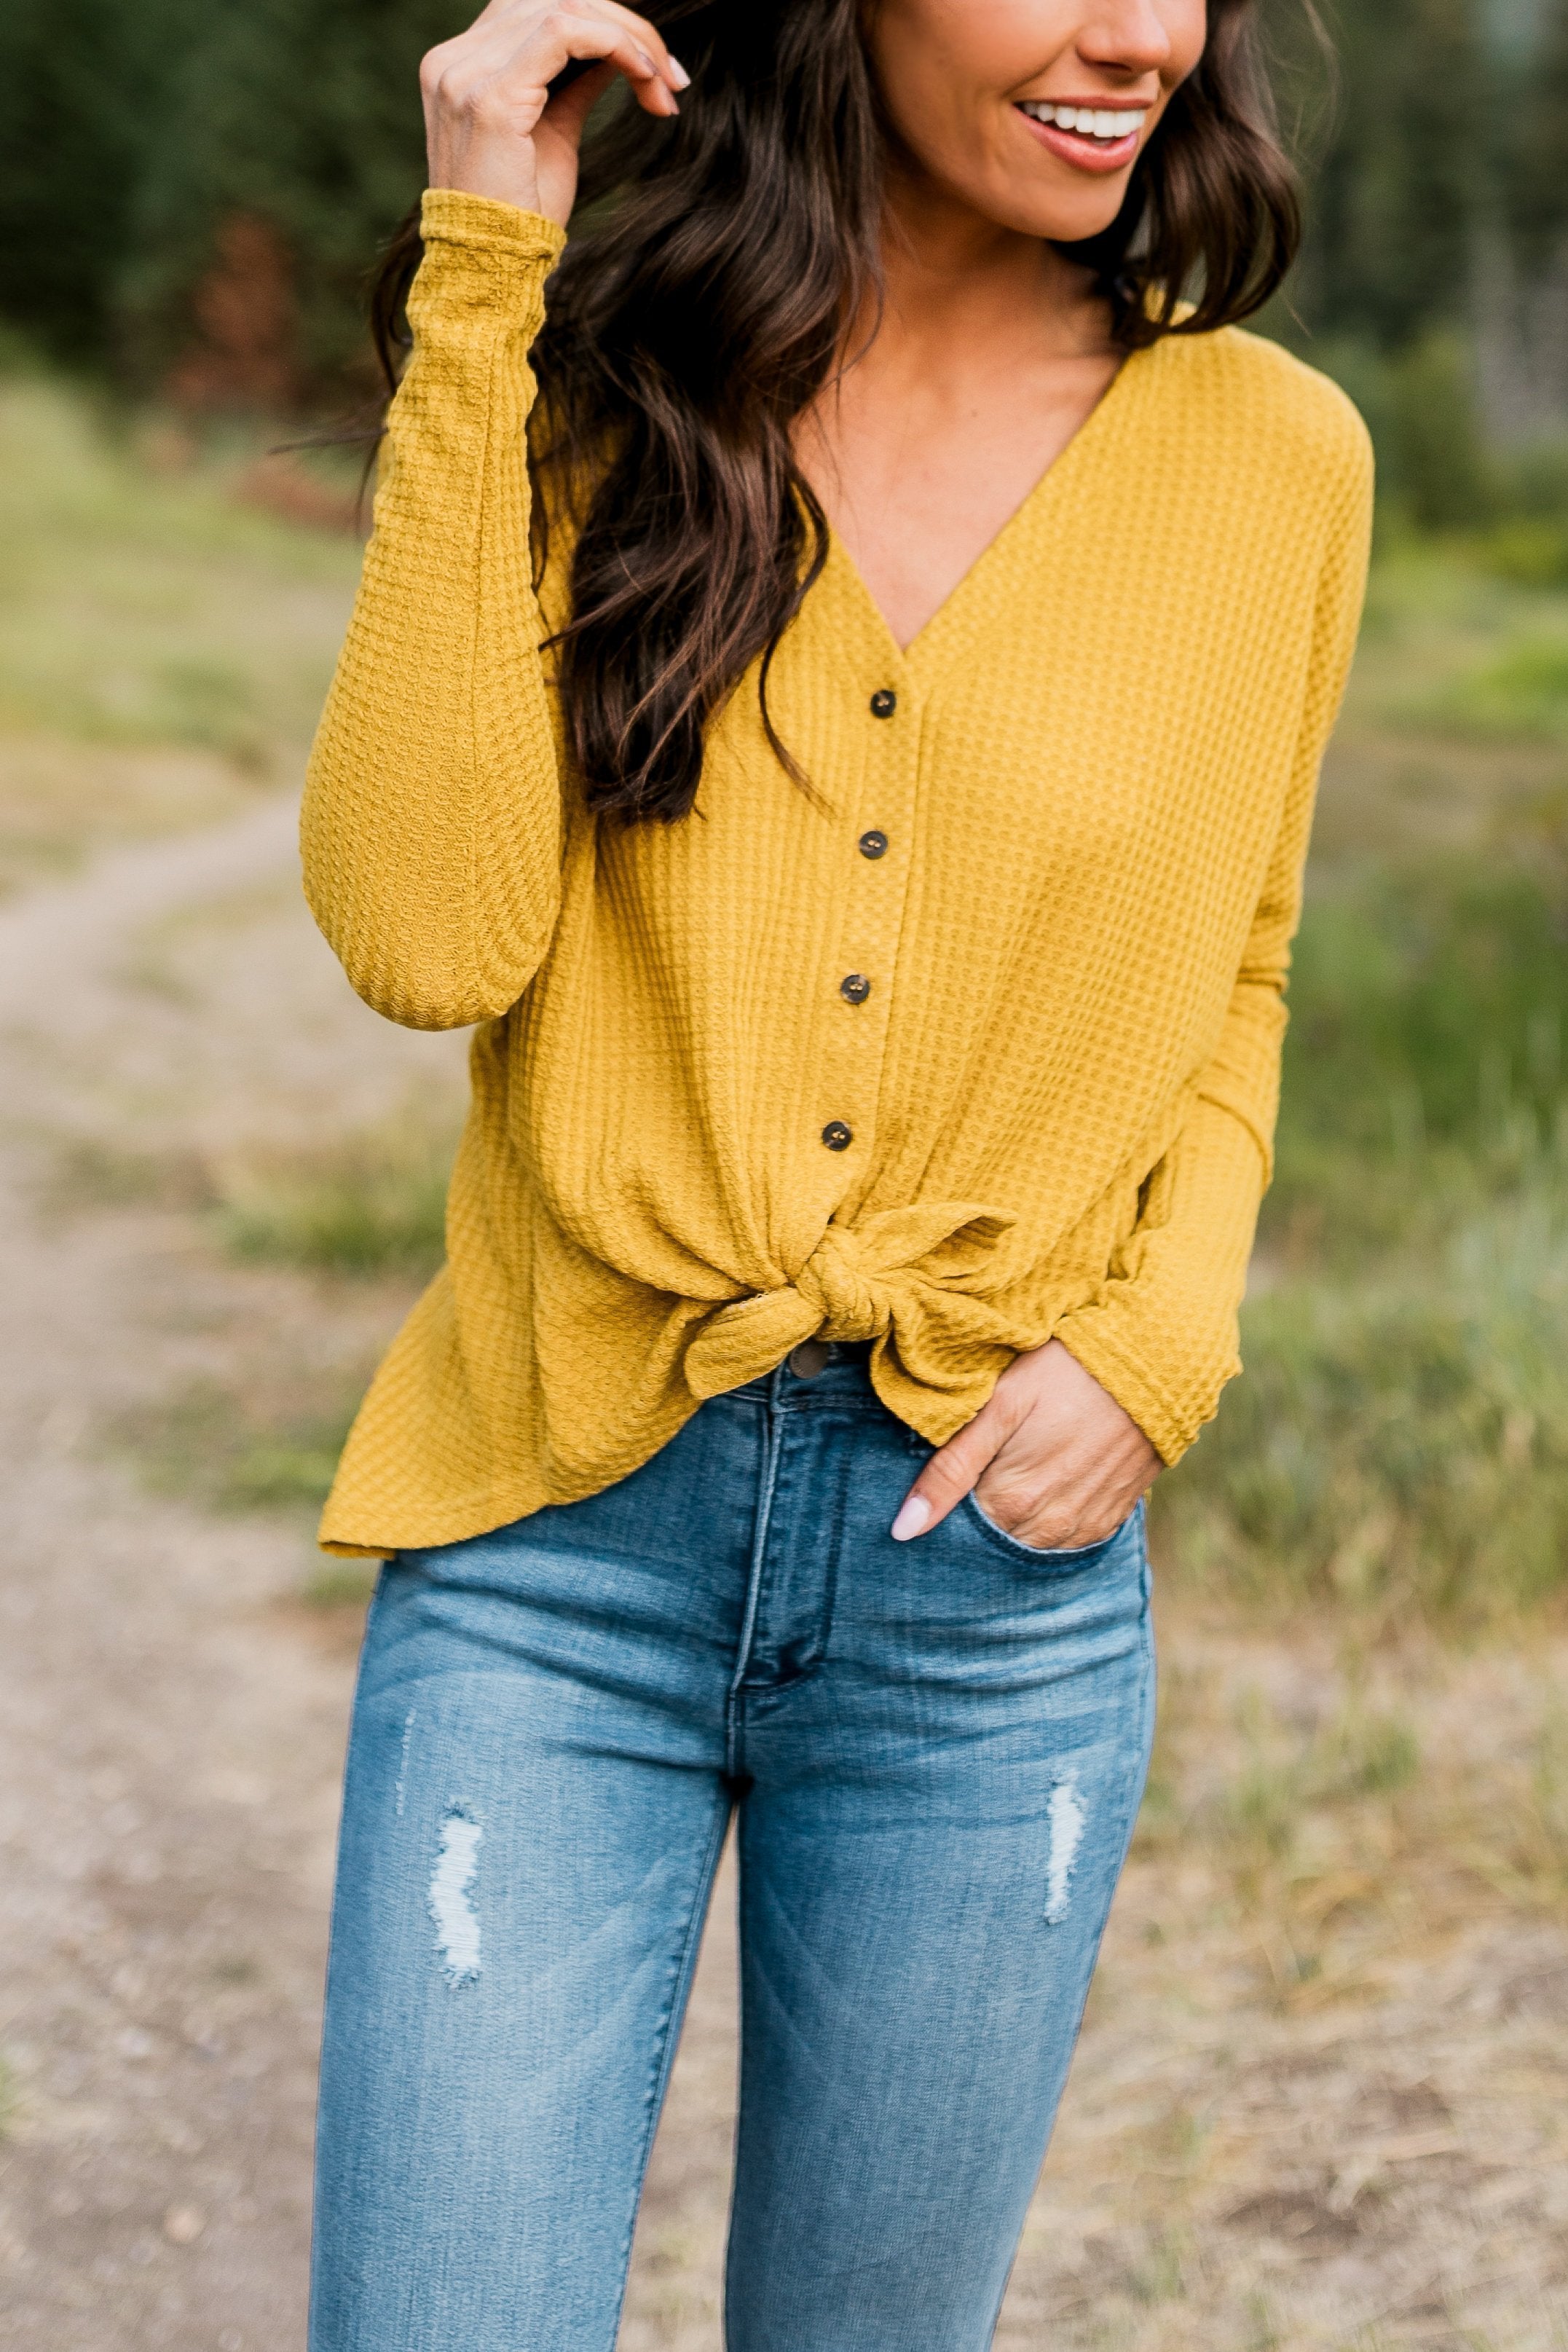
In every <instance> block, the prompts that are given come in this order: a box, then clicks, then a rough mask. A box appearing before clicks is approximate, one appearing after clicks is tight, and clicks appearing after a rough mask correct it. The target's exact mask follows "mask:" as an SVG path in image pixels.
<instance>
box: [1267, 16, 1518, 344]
mask: <svg viewBox="0 0 1568 2352" xmlns="http://www.w3.org/2000/svg"><path fill="white" fill-rule="evenodd" d="M1275 13H1276V15H1279V14H1280V13H1281V12H1279V11H1278V10H1276V12H1275ZM1326 14H1327V18H1328V24H1329V29H1330V31H1331V33H1332V36H1333V47H1334V49H1335V50H1336V52H1337V57H1338V68H1337V72H1336V73H1335V74H1334V76H1333V81H1334V90H1333V102H1332V104H1323V103H1322V102H1320V104H1319V105H1318V106H1317V107H1316V108H1315V109H1314V110H1313V115H1314V121H1315V124H1316V126H1317V129H1316V136H1315V138H1310V139H1309V142H1308V144H1307V151H1306V154H1305V157H1304V160H1305V161H1306V163H1307V164H1308V167H1309V172H1310V177H1311V184H1312V204H1311V208H1310V216H1309V238H1308V247H1307V251H1306V254H1305V257H1304V266H1303V268H1302V270H1301V276H1300V281H1299V286H1298V289H1297V295H1296V299H1297V302H1298V304H1299V305H1300V308H1301V313H1302V315H1303V317H1304V319H1305V320H1306V322H1307V324H1308V325H1309V326H1310V327H1311V328H1312V330H1314V331H1316V332H1318V333H1320V334H1328V335H1334V336H1350V337H1354V338H1356V339H1358V340H1361V341H1364V342H1366V343H1368V344H1370V345H1371V346H1372V347H1373V348H1374V349H1380V350H1399V349H1401V348H1403V347H1404V346H1406V344H1409V343H1412V342H1414V341H1417V340H1418V339H1419V338H1420V337H1421V335H1422V334H1424V333H1425V332H1426V331H1428V330H1429V329H1431V328H1432V327H1434V326H1439V325H1443V324H1446V323H1452V322H1454V321H1457V320H1459V319H1461V318H1462V317H1463V315H1464V312H1465V308H1466V298H1467V294H1468V290H1469V271H1470V265H1471V243H1472V238H1473V234H1474V229H1475V224H1476V218H1477V211H1478V205H1479V201H1480V198H1481V195H1482V194H1483V191H1484V189H1485V186H1486V184H1487V177H1488V164H1489V161H1490V142H1491V140H1492V138H1493V136H1494V132H1493V128H1492V120H1491V116H1492V109H1491V106H1490V104H1489V100H1493V99H1494V98H1495V96H1496V75H1495V68H1494V67H1493V65H1492V63H1491V60H1490V58H1489V57H1488V54H1487V49H1486V45H1485V42H1484V40H1483V37H1482V30H1481V21H1480V12H1479V8H1478V7H1477V6H1476V5H1474V0H1376V5H1365V0H1355V5H1352V4H1351V0H1344V4H1343V5H1340V6H1338V7H1331V8H1330V9H1329V10H1328V11H1327V12H1326ZM1281 39H1282V40H1283V41H1284V43H1285V45H1286V47H1287V51H1288V55H1289V57H1290V61H1291V67H1292V68H1293V69H1294V76H1295V78H1297V79H1300V78H1301V77H1303V76H1304V77H1306V78H1307V79H1312V77H1313V76H1314V75H1315V76H1316V77H1317V78H1318V79H1322V75H1323V70H1324V69H1323V68H1322V64H1321V63H1320V62H1319V61H1318V56H1317V52H1316V50H1315V47H1314V46H1313V45H1312V43H1311V42H1309V41H1303V39H1302V38H1301V34H1300V32H1299V31H1298V30H1296V29H1295V27H1294V26H1293V25H1292V24H1291V19H1290V18H1289V17H1287V18H1286V20H1285V22H1284V24H1283V25H1282V26H1281Z"/></svg>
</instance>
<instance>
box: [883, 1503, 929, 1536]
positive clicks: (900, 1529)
mask: <svg viewBox="0 0 1568 2352" xmlns="http://www.w3.org/2000/svg"><path fill="white" fill-rule="evenodd" d="M929 1517H931V1506H930V1504H929V1503H928V1502H927V1501H926V1499H925V1496H924V1495H905V1496H904V1500H903V1502H902V1503H901V1504H900V1506H899V1511H898V1517H897V1518H895V1519H894V1523H893V1530H892V1532H893V1540H894V1543H907V1542H908V1541H909V1538H910V1537H911V1536H917V1535H918V1534H919V1533H920V1530H921V1528H923V1527H924V1526H925V1523H926V1521H927V1519H929Z"/></svg>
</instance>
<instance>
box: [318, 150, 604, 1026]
mask: <svg viewBox="0 0 1568 2352" xmlns="http://www.w3.org/2000/svg"><path fill="white" fill-rule="evenodd" d="M423 234H424V239H425V255H424V260H423V265H422V267H421V268H420V272H419V275H418V278H416V280H415V282H414V286H413V292H412V294H411V296H410V299H409V306H408V308H409V319H410V322H411V325H412V327H413V355H412V357H411V359H410V362H409V365H408V369H407V372H406V373H405V375H404V378H403V381H402V385H401V387H400V389H399V391H398V394H397V397H396V399H395V400H394V401H393V403H392V412H391V415H390V417H389V420H388V426H387V446H386V451H385V456H384V462H383V467H382V480H381V487H380V489H379V492H378V494H377V498H376V507H375V529H374V531H373V533H372V535H371V541H370V545H369V547H368V549H367V551H366V554H365V565H364V573H363V577H362V580H361V587H360V593H359V599H358V602H357V604H356V605H355V608H354V614H353V619H352V622H351V623H350V629H349V634H348V636H347V639H346V641H345V643H344V646H343V650H342V655H341V656H340V661H339V664H338V671H337V676H336V678H335V680H334V683H333V686H332V690H331V694H330V697H329V700H328V703H327V708H326V710H325V713H324V715H323V717H322V720H321V725H320V728H319V732H318V734H317V738H316V744H315V749H314V751H313V752H312V755H311V760H310V767H309V772H308V779H307V784H306V794H305V808H304V816H303V823H302V849H303V855H304V861H305V883H306V892H307V896H308V898H309V901H310V905H311V908H312V909H313V911H314V913H315V916H316V919H317V921H318V922H319V924H320V926H321V929H322V930H323V931H324V933H325V934H326V936H327V939H328V940H329V942H330V944H331V946H332V948H333V950H335V952H336V953H337V955H338V957H339V959H340V961H341V962H342V964H343V967H344V969H345V971H347V972H348V975H349V978H350V981H351V982H353V985H354V987H355V988H356V990H357V991H358V992H359V993H360V995H361V996H362V997H363V998H364V1000H365V1002H366V1003H368V1004H371V1005H372V1006H373V1007H374V1008H375V1010H376V1011H377V1012H378V1013H384V1014H386V1015H387V1017H388V1018H389V1019H391V1020H393V1021H400V1022H402V1023H403V1024H406V1025H407V1026H408V1027H410V1028H415V1029H452V1028H458V1027H461V1026H463V1025H465V1024H468V1023H471V1022H477V1021H483V1020H486V1019H490V1018H494V1017H495V1016H497V1015H498V1014H500V1013H505V1012H506V1011H507V1008H508V1007H509V1006H510V1005H512V1004H514V1003H516V1002H517V998H518V997H519V996H520V995H521V993H522V992H523V991H524V989H525V988H526V987H527V986H528V982H529V980H530V979H531V978H532V977H533V974H534V972H535V971H537V969H538V965H539V963H540V961H542V959H543V957H544V955H545V953H546V950H547V949H548V948H549V941H550V938H551V934H552V931H553V929H554V926H555V921H556V916H557V912H558V908H559V890H560V856H561V811H560V789H559V779H558V775H557V769H556V757H555V747H554V741H553V737H552V732H551V728H550V721H549V707H548V703H547V700H546V693H545V686H544V679H543V674H542V670H541V667H540V662H539V657H538V645H539V640H540V637H541V635H542V634H543V631H542V624H541V622H540V619H539V614H538V606H537V604H536V602H535V598H534V593H533V586H532V567H531V560H530V552H529V543H528V517H529V483H528V446H527V426H528V411H529V409H530V407H531V405H532V402H533V396H534V390H535V386H534V379H533V376H532V373H531V372H530V370H529V367H528V349H529V346H530V344H531V342H532V341H533V338H534V336H535V335H536V334H537V332H538V328H539V324H540V322H541V320H542V318H543V315H544V283H545V279H546V277H547V275H548V273H549V269H550V268H551V267H552V266H553V264H554V262H555V260H556V258H557V257H558V256H559V252H560V250H561V247H562V245H563V244H564V242H565V240H564V237H563V236H562V234H561V232H560V230H559V228H557V227H556V226H554V225H553V224H552V223H551V222H549V221H547V220H544V219H542V218H541V217H539V216H538V215H535V214H532V213H522V212H518V211H517V210H515V209H514V208H513V207H512V206H511V205H501V204H494V203H491V202H490V201H488V200H487V199H486V198H484V197H479V196H467V195H461V194H455V193H453V192H451V191H449V190H435V191H432V192H431V193H430V194H427V195H426V196H425V199H424V208H423Z"/></svg>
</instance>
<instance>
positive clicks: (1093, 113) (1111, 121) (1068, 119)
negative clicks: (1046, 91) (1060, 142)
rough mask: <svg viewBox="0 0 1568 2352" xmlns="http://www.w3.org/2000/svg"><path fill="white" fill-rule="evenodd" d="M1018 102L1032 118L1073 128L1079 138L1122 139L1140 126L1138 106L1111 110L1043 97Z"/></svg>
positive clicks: (1060, 126)
mask: <svg viewBox="0 0 1568 2352" xmlns="http://www.w3.org/2000/svg"><path fill="white" fill-rule="evenodd" d="M1022 104H1023V111H1024V113H1025V114H1028V115H1030V116H1032V117H1033V119H1034V121H1036V122H1054V123H1055V125H1056V127H1057V129H1058V130H1059V131H1077V132H1078V134H1079V136H1080V137H1081V138H1090V139H1125V138H1126V137H1127V136H1128V134H1129V132H1131V131H1140V130H1142V128H1143V122H1144V116H1143V110H1142V109H1141V108H1134V109H1133V110H1131V111H1128V110H1125V109H1124V110H1121V111H1119V112H1112V111H1111V110H1108V109H1103V108H1100V107H1087V106H1052V105H1051V104H1050V103H1049V102H1048V101H1046V100H1043V99H1032V98H1026V99H1025V100H1023V102H1022Z"/></svg>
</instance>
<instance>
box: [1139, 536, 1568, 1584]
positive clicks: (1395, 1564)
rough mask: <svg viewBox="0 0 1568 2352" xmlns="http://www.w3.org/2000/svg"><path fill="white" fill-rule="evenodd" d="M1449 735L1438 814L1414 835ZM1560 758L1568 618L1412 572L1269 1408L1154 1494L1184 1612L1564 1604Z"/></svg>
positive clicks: (1298, 1102) (1276, 1287)
mask: <svg viewBox="0 0 1568 2352" xmlns="http://www.w3.org/2000/svg"><path fill="white" fill-rule="evenodd" d="M1439 712H1442V713H1445V714H1446V716H1444V717H1443V719H1442V727H1443V728H1444V729H1446V730H1447V731H1446V733H1439V735H1438V736H1437V737H1436V738H1428V737H1425V736H1424V737H1423V739H1422V740H1423V741H1424V742H1427V741H1430V742H1433V743H1435V745H1436V750H1435V752H1434V755H1433V756H1434V758H1435V760H1436V761H1437V762H1438V763H1439V764H1441V763H1443V762H1446V763H1447V766H1446V768H1445V770H1444V773H1443V778H1442V782H1443V791H1442V793H1440V794H1439V795H1437V801H1436V803H1434V802H1432V801H1429V800H1427V799H1424V798H1423V797H1422V795H1421V793H1419V792H1416V793H1413V794H1412V796H1411V798H1410V800H1409V803H1408V804H1407V805H1406V806H1405V807H1404V808H1400V807H1398V806H1396V805H1394V803H1396V800H1397V793H1396V789H1395V784H1394V783H1391V782H1387V781H1386V780H1388V779H1394V780H1396V782H1397V780H1398V778H1399V777H1400V774H1401V771H1400V768H1399V766H1398V760H1399V756H1400V754H1401V751H1402V749H1403V748H1404V747H1406V746H1407V745H1408V743H1409V742H1410V741H1411V740H1413V739H1412V733H1411V730H1412V729H1413V728H1415V727H1416V724H1417V720H1416V719H1413V718H1412V713H1416V714H1417V718H1418V725H1419V729H1421V730H1428V729H1431V728H1433V727H1436V726H1437V724H1438V720H1437V715H1436V714H1438V713H1439ZM1559 735H1560V736H1561V742H1560V743H1559V740H1558V739H1559ZM1531 736H1533V737H1534V738H1535V739H1537V740H1536V741H1535V743H1534V747H1533V748H1532V750H1531V756H1530V759H1529V761H1528V762H1526V763H1525V764H1523V765H1517V764H1511V759H1512V752H1511V747H1512V746H1515V745H1518V744H1520V743H1521V741H1522V740H1524V739H1525V738H1527V737H1531ZM1563 744H1568V600H1564V599H1563V597H1562V596H1561V595H1560V594H1558V593H1556V591H1555V590H1554V589H1542V590H1533V591H1532V590H1529V589H1525V588H1522V587H1521V585H1520V584H1519V583H1517V582H1511V583H1502V582H1500V581H1498V580H1496V579H1495V578H1490V577H1488V576H1487V575H1485V574H1484V573H1483V572H1480V571H1479V570H1478V569H1477V568H1476V566H1475V565H1474V564H1473V563H1470V564H1467V563H1465V562H1462V561H1460V560H1459V559H1458V557H1457V556H1456V555H1455V554H1454V552H1453V551H1440V550H1439V551H1432V550H1430V549H1427V550H1420V549H1413V548H1411V547H1410V546H1409V545H1404V546H1402V547H1400V548H1398V549H1397V550H1396V551H1395V553H1394V554H1393V556H1392V557H1391V558H1390V559H1389V560H1388V561H1387V562H1385V563H1384V564H1383V565H1382V566H1380V568H1379V571H1378V572H1377V574H1376V575H1375V581H1374V586H1373V593H1372V597H1371V601H1370V606H1369V625H1368V633H1367V637H1366V640H1365V643H1364V647H1363V652H1362V655H1361V657H1360V659H1359V661H1358V666H1357V675H1356V677H1355V679H1354V682H1353V689H1352V693H1351V696H1350V698H1349V702H1348V706H1347V716H1346V726H1345V741H1344V743H1343V744H1342V747H1341V751H1340V753H1339V754H1337V755H1336V756H1337V757H1340V758H1342V759H1343V758H1347V757H1348V758H1351V759H1352V760H1354V761H1359V762H1360V763H1361V764H1360V766H1359V767H1355V768H1353V771H1352V773H1353V781H1354V784H1355V786H1356V788H1357V789H1364V780H1365V777H1366V776H1367V775H1368V774H1373V775H1381V776H1382V777H1383V778H1384V779H1385V796H1386V799H1387V801H1388V803H1390V806H1389V807H1388V808H1387V809H1385V811H1384V812H1382V815H1383V819H1384V821H1383V823H1382V824H1381V826H1380V828H1377V829H1375V830H1374V831H1373V833H1372V837H1373V838H1375V841H1376V844H1377V845H1376V846H1375V848H1371V849H1369V848H1368V847H1367V846H1366V841H1367V838H1368V833H1367V831H1366V830H1364V831H1363V832H1362V833H1361V834H1360V835H1358V834H1357V833H1356V831H1355V829H1354V825H1352V824H1347V823H1346V822H1345V821H1344V818H1343V811H1342V809H1341V808H1340V807H1339V806H1338V805H1337V804H1336V803H1335V800H1334V793H1335V779H1334V774H1333V765H1332V763H1331V772H1330V778H1329V782H1328V787H1327V790H1326V792H1325V802H1326V804H1327V806H1326V815H1327V823H1326V825H1325V837H1324V841H1323V844H1322V849H1321V851H1320V854H1319V856H1318V858H1317V860H1316V862H1315V864H1314V867H1313V870H1312V875H1311V877H1310V887H1309V896H1308V904H1307V908H1306V913H1305V917H1304V919H1303V923H1302V929H1301V938H1300V940H1299V941H1298V944H1297V950H1296V959H1295V970H1294V973H1293V976H1292V982H1291V1015H1292V1017H1291V1033H1290V1036H1289V1038H1288V1040H1287V1045H1286V1055H1285V1087H1284V1098H1283V1104H1282V1108H1281V1121H1280V1135H1279V1164H1278V1173H1277V1178H1276V1182H1275V1185H1274V1189H1273V1191H1272V1192H1271V1193H1270V1198H1269V1199H1268V1201H1267V1202H1265V1204H1264V1212H1263V1216H1262V1220H1261V1223H1260V1247H1259V1257H1258V1261H1257V1265H1256V1266H1255V1269H1254V1280H1253V1286H1252V1294H1251V1296H1250V1297H1249V1302H1248V1305H1247V1306H1246V1307H1245V1309H1244V1311H1243V1318H1242V1355H1243V1359H1244V1361H1245V1364H1246V1376H1245V1378H1244V1379H1242V1380H1241V1381H1238V1382H1236V1383H1234V1384H1233V1385H1232V1387H1231V1388H1230V1389H1228V1391H1227V1392H1226V1395H1225V1398H1224V1400H1223V1402H1222V1405H1221V1409H1220V1413H1219V1418H1218V1423H1216V1424H1215V1425H1214V1426H1213V1427H1212V1428H1211V1429H1210V1430H1208V1431H1207V1432H1206V1433H1205V1435H1204V1437H1203V1438H1202V1440H1201V1442H1200V1443H1199V1444H1198V1445H1197V1447H1196V1448H1195V1449H1194V1451H1193V1452H1192V1453H1191V1454H1189V1455H1188V1457H1187V1459H1186V1461H1185V1462H1184V1463H1183V1464H1182V1465H1181V1466H1180V1467H1179V1468H1178V1469H1177V1471H1176V1472H1175V1473H1174V1474H1173V1475H1171V1476H1170V1477H1168V1478H1167V1479H1166V1480H1163V1481H1162V1482H1161V1486H1160V1487H1159V1488H1158V1489H1157V1490H1156V1496H1155V1517H1156V1527H1157V1530H1158V1535H1159V1540H1160V1543H1161V1547H1162V1550H1163V1553H1164V1556H1165V1557H1166V1559H1167V1560H1168V1562H1169V1563H1170V1564H1171V1566H1172V1568H1173V1569H1174V1570H1176V1572H1177V1573H1179V1574H1181V1575H1183V1576H1185V1577H1186V1579H1188V1580H1190V1581H1193V1582H1195V1583H1197V1584H1199V1585H1201V1586H1204V1587H1206V1588H1207V1589H1210V1590H1213V1591H1225V1592H1228V1593H1229V1594H1231V1595H1232V1596H1236V1597H1242V1598H1245V1599H1247V1600H1248V1601H1251V1602H1254V1603H1257V1604H1260V1605H1263V1606H1271V1605H1281V1604H1282V1605H1284V1606H1285V1607H1287V1608H1294V1607H1297V1606H1299V1605H1300V1604H1301V1602H1302V1601H1316V1602H1321V1603H1323V1604H1330V1605H1335V1606H1339V1607H1342V1608H1346V1607H1348V1608H1361V1607H1366V1608H1371V1609H1374V1610H1377V1611H1383V1612H1387V1611H1388V1610H1390V1609H1405V1610H1410V1609H1414V1610H1416V1611H1420V1612H1429V1613H1432V1614H1434V1615H1436V1616H1449V1617H1452V1616H1456V1615H1458V1616H1459V1617H1463V1618H1470V1619H1480V1618H1487V1617H1491V1616H1496V1615H1499V1614H1501V1613H1504V1612H1509V1611H1511V1610H1515V1609H1518V1608H1520V1607H1524V1606H1529V1605H1531V1604H1532V1603H1534V1602H1536V1601H1542V1600H1544V1599H1547V1598H1550V1597H1552V1596H1555V1595H1560V1594H1561V1593H1562V1592H1563V1591H1564V1589H1565V1588H1568V755H1565V753H1564V751H1563V749H1562V748H1561V746H1562V745H1563ZM1543 761H1544V764H1542V762H1543ZM1379 763H1381V764H1379ZM1422 781H1423V782H1429V781H1430V775H1429V772H1427V771H1423V772H1422ZM1434 805H1436V806H1437V809H1438V813H1439V815H1440V819H1441V822H1440V823H1439V822H1438V821H1437V818H1435V817H1434V815H1433V808H1434ZM1434 835H1435V836H1436V837H1437V840H1438V841H1439V843H1444V842H1445V841H1446V844H1447V845H1438V846H1433V845H1432V838H1431V837H1432V836H1434ZM1461 840H1462V845H1460V843H1461Z"/></svg>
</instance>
